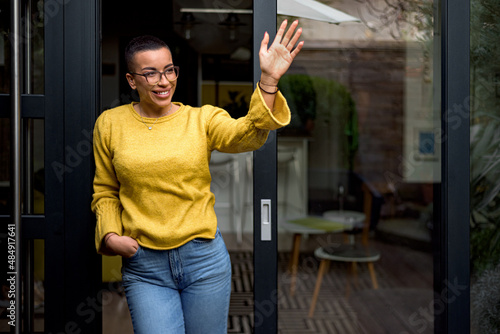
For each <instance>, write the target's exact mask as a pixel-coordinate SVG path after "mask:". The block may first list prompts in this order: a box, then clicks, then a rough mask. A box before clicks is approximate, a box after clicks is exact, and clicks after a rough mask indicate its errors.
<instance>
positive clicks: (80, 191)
mask: <svg viewBox="0 0 500 334" xmlns="http://www.w3.org/2000/svg"><path fill="white" fill-rule="evenodd" d="M11 3H13V2H11ZM99 13H100V1H99V0H92V1H89V0H85V1H82V0H80V1H76V0H73V1H68V0H57V1H50V0H49V1H45V2H44V43H45V44H44V58H45V60H44V66H45V71H44V73H45V92H44V94H43V95H35V94H30V95H22V97H21V117H22V118H23V119H28V118H35V119H43V120H44V136H45V137H44V141H45V147H44V150H45V151H44V156H45V157H44V167H45V168H44V169H45V189H47V190H46V191H45V198H44V201H45V211H44V212H45V213H44V214H43V215H24V214H23V215H22V217H21V222H20V225H21V229H20V231H19V233H20V235H19V237H20V238H22V244H27V241H28V240H32V239H43V240H45V251H44V258H45V268H44V273H45V274H44V275H45V281H44V288H45V300H44V302H45V315H44V318H45V319H44V327H45V332H46V333H100V332H101V331H102V328H101V327H102V324H101V323H102V316H101V307H100V297H101V295H100V292H99V287H100V285H101V258H100V256H98V255H97V254H96V252H95V248H94V245H93V239H94V227H95V218H94V217H93V215H92V213H91V211H90V206H89V205H90V199H91V196H92V179H93V171H94V167H93V159H92V138H91V133H92V128H93V126H94V122H95V119H96V114H97V111H98V110H100V106H99V103H100V14H99ZM20 22H24V21H23V20H22V19H20ZM20 28H21V29H23V28H25V27H24V26H21V27H20ZM21 34H22V30H21ZM21 37H25V36H24V35H22V36H21ZM21 42H25V41H23V40H22V39H21ZM20 61H22V59H21V60H20ZM10 109H11V102H10V97H9V95H0V117H2V118H8V117H9V110H10ZM12 130H14V129H12ZM14 182H15V180H11V184H14ZM13 217H14V216H12V217H11V216H0V221H1V223H2V224H5V225H7V224H8V223H10V222H11V221H12V219H13ZM17 252H18V253H20V252H21V250H20V249H17ZM20 276H21V275H18V279H20ZM28 308H30V305H24V309H28ZM17 318H18V319H21V315H20V314H18V315H17ZM25 328H26V327H25ZM12 329H13V330H15V332H16V333H19V332H20V327H19V326H17V327H16V328H12Z"/></svg>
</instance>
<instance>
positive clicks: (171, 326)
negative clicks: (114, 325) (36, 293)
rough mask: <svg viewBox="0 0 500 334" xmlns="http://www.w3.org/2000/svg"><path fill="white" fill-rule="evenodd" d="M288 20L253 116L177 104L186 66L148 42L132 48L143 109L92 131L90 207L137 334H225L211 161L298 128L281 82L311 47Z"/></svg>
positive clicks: (110, 117)
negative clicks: (214, 155)
mask: <svg viewBox="0 0 500 334" xmlns="http://www.w3.org/2000/svg"><path fill="white" fill-rule="evenodd" d="M297 25H298V21H295V22H293V23H292V24H291V26H290V28H289V29H288V31H286V33H285V30H286V27H287V22H286V21H284V22H283V23H282V24H281V26H280V28H279V31H278V33H277V35H276V38H275V40H274V42H273V43H272V44H271V46H270V47H269V48H268V43H269V35H268V34H267V33H266V34H265V35H264V38H263V40H262V43H261V49H260V52H259V59H260V66H261V70H262V75H261V79H260V82H259V84H258V87H257V88H256V90H255V92H254V94H253V95H252V99H251V102H250V110H249V112H248V115H247V116H245V117H242V118H240V119H238V120H235V119H232V118H231V117H230V116H229V114H228V113H227V112H225V111H224V110H222V109H220V108H217V107H214V106H203V107H201V108H192V107H190V106H186V105H183V104H182V103H178V102H172V98H173V95H174V92H175V88H176V85H177V78H178V76H179V68H178V67H176V66H174V63H173V60H172V54H171V52H170V50H169V48H168V46H167V45H166V44H165V43H164V42H162V41H161V40H159V39H157V38H154V37H151V36H142V37H138V38H135V39H134V40H132V41H131V42H130V43H129V45H128V46H127V48H126V51H125V58H126V61H127V65H128V67H129V73H128V74H127V75H126V76H127V80H128V83H129V85H130V87H131V88H132V89H136V90H137V92H138V93H139V97H140V102H139V103H132V104H130V105H124V106H120V107H118V108H114V109H110V110H107V111H105V112H104V113H103V114H102V115H101V116H100V117H99V118H98V120H97V122H96V125H95V129H94V155H95V162H96V172H95V178H94V195H93V201H92V210H93V211H94V212H95V213H96V217H97V225H96V233H95V242H96V248H97V251H98V252H99V253H101V254H106V255H120V256H122V258H123V266H122V274H123V286H124V288H125V293H126V296H127V302H128V305H129V309H130V314H131V317H132V323H133V326H134V331H135V332H136V333H146V334H150V333H210V334H212V333H226V330H227V315H228V312H229V297H230V292H231V265H230V262H229V255H228V253H227V249H226V247H225V244H224V241H223V240H222V237H221V235H220V231H219V230H218V228H217V219H216V216H215V212H214V202H215V199H214V195H213V194H212V193H211V192H210V180H211V179H210V171H209V161H210V154H211V151H213V150H218V151H221V152H229V153H233V152H244V151H251V150H255V149H257V148H259V147H260V146H262V145H263V144H264V143H265V141H266V139H267V135H268V133H269V130H273V129H276V128H279V127H281V126H284V125H286V124H288V123H289V121H290V110H289V108H288V106H287V104H286V101H285V99H284V97H283V96H282V95H281V94H280V93H279V92H278V88H277V84H278V81H279V79H280V78H281V76H282V75H283V74H284V73H285V72H286V71H287V69H288V68H289V66H290V64H291V63H292V61H293V59H294V58H295V56H296V55H297V54H298V53H299V51H300V50H301V48H302V46H303V42H300V43H298V44H297V46H296V48H294V46H295V44H296V43H297V41H298V39H299V36H300V34H301V32H302V30H301V29H300V28H299V29H297V31H296V28H297Z"/></svg>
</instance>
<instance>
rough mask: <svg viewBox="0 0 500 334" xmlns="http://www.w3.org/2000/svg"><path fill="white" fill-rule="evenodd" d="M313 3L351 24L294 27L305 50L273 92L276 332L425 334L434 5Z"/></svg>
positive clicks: (433, 156) (433, 174)
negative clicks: (276, 121) (280, 117)
mask: <svg viewBox="0 0 500 334" xmlns="http://www.w3.org/2000/svg"><path fill="white" fill-rule="evenodd" d="M323 3H325V4H327V5H329V6H331V7H334V8H335V9H338V10H341V11H343V12H345V13H347V14H349V15H352V16H355V17H358V18H360V22H349V23H341V24H340V25H330V24H328V23H324V22H319V21H314V20H310V19H300V24H301V26H302V27H303V28H304V35H303V39H304V40H305V45H304V49H303V50H302V51H301V53H300V54H299V56H297V58H296V59H295V62H294V64H293V65H292V68H291V69H290V70H289V72H288V73H287V74H286V75H285V76H284V77H283V78H282V79H281V81H280V89H281V91H282V92H283V94H284V95H285V97H286V98H287V101H288V104H289V106H290V108H291V110H292V123H291V124H290V125H289V126H288V127H286V128H285V129H283V130H281V131H279V137H278V205H279V208H278V214H279V217H278V218H279V223H280V236H281V239H280V243H279V245H278V248H279V250H280V252H281V254H282V255H281V257H280V259H281V262H280V276H279V280H278V284H279V286H280V289H279V291H280V293H281V297H280V298H278V300H279V302H280V303H279V326H280V330H281V331H282V332H283V333H287V332H301V331H302V332H305V331H307V330H308V326H309V325H310V324H311V323H313V322H314V323H315V324H316V327H315V328H318V332H321V333H361V332H367V333H378V332H388V333H400V332H401V333H402V332H418V333H433V323H432V320H433V316H432V312H433V309H432V306H433V303H432V301H433V281H432V280H433V265H432V259H433V254H432V249H431V230H432V227H433V224H434V222H433V221H432V217H433V200H434V199H433V187H434V186H438V184H439V182H440V164H441V162H440V155H441V154H440V138H439V133H440V132H439V129H440V121H439V120H440V111H439V96H440V93H439V89H440V82H439V80H438V79H439V73H440V71H439V68H437V67H436V65H437V64H439V61H437V62H436V61H434V60H435V59H439V53H438V52H437V51H436V50H435V49H434V45H435V44H436V42H437V41H435V40H434V39H433V36H434V31H433V26H434V8H433V2H432V1H404V6H403V1H401V2H400V6H392V5H389V4H388V2H386V1H355V2H353V1H351V2H338V1H323ZM283 18H284V17H278V22H281V20H282V19H283ZM294 251H296V252H294ZM353 260H356V261H354V263H356V265H353V264H352V263H353ZM327 266H329V268H330V270H329V271H327V270H326V268H327ZM295 270H296V271H295ZM320 280H322V281H321V284H320V285H317V284H319V283H317V282H319V281H320ZM313 305H314V306H313ZM312 307H314V310H313V309H312Z"/></svg>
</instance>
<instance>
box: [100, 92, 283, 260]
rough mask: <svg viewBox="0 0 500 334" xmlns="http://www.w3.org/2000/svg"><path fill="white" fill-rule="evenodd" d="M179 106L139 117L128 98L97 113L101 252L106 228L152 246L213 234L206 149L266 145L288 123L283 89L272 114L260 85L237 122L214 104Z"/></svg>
mask: <svg viewBox="0 0 500 334" xmlns="http://www.w3.org/2000/svg"><path fill="white" fill-rule="evenodd" d="M176 104H177V105H179V106H180V109H179V110H177V111H176V112H175V113H174V114H171V115H168V116H164V117H161V118H158V119H154V118H144V119H141V117H140V116H139V115H138V114H137V112H136V111H135V110H134V108H133V106H132V104H129V105H124V106H120V107H117V108H114V109H110V110H106V111H105V112H103V113H102V114H101V116H99V118H98V119H97V121H96V124H95V128H94V156H95V164H96V171H95V178H94V195H93V201H92V211H93V212H95V214H96V218H97V224H96V231H95V245H96V249H97V251H98V252H99V253H103V250H102V248H101V244H102V239H103V237H104V236H105V235H106V234H107V233H110V232H114V233H117V234H118V235H127V236H130V237H132V238H134V239H136V240H137V241H138V243H139V244H140V245H141V246H144V247H147V248H153V249H171V248H176V247H179V246H181V245H183V244H185V243H186V242H188V241H190V240H192V239H194V238H212V239H213V238H214V236H215V232H216V229H217V218H216V216H215V211H214V202H215V197H214V194H213V193H212V192H210V182H211V177H210V170H209V162H210V155H211V152H212V151H213V150H218V151H221V152H227V153H237V152H245V151H251V150H255V149H257V148H259V147H261V146H262V145H263V144H264V143H265V141H266V139H267V135H268V133H269V130H274V129H277V128H279V127H282V126H284V125H287V124H288V123H289V122H290V110H289V108H288V105H287V103H286V100H285V99H284V97H283V96H282V95H281V93H278V94H277V96H276V100H275V103H274V111H273V112H271V110H269V108H268V107H267V106H266V104H265V102H264V100H263V99H262V96H261V93H260V90H259V89H256V90H255V91H254V93H253V95H252V98H251V101H250V110H249V112H248V114H247V116H245V117H242V118H239V119H237V120H235V119H233V118H231V117H230V116H229V114H228V113H227V112H226V111H224V110H222V109H220V108H217V107H214V106H209V105H207V106H203V107H201V108H193V107H190V106H185V105H182V104H180V103H177V102H176ZM143 122H144V123H146V124H147V125H148V126H151V127H152V129H151V130H148V128H147V127H146V126H145V124H144V123H143Z"/></svg>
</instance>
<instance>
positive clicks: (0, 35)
mask: <svg viewBox="0 0 500 334" xmlns="http://www.w3.org/2000/svg"><path fill="white" fill-rule="evenodd" d="M9 31H10V1H9V0H0V94H8V93H9V92H10V44H9Z"/></svg>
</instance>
